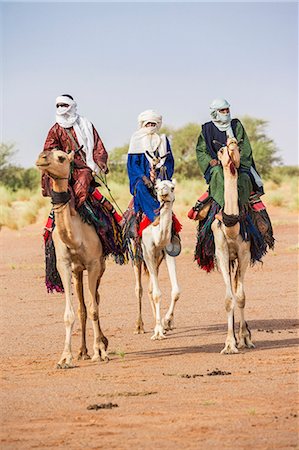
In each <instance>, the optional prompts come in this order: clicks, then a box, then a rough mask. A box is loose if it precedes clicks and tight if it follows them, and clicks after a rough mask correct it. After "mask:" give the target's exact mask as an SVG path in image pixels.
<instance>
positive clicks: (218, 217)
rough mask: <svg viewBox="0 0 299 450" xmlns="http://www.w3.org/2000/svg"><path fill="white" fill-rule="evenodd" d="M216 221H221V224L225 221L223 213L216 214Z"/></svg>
mask: <svg viewBox="0 0 299 450" xmlns="http://www.w3.org/2000/svg"><path fill="white" fill-rule="evenodd" d="M215 219H217V220H219V221H220V222H222V221H223V219H222V211H219V213H217V214H215Z"/></svg>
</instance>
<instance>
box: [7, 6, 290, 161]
mask: <svg viewBox="0 0 299 450" xmlns="http://www.w3.org/2000/svg"><path fill="white" fill-rule="evenodd" d="M0 14H1V16H0V20H1V23H0V28H1V42H0V45H1V59H0V64H1V71H0V72H1V136H0V140H1V141H2V142H6V143H10V142H14V143H15V144H16V148H18V149H19V152H18V154H17V155H16V157H15V162H17V163H19V164H21V165H23V166H25V167H29V166H32V165H33V164H34V162H35V159H36V156H37V154H38V153H39V152H40V151H41V150H42V148H43V144H44V140H45V138H46V135H47V132H48V130H49V128H50V127H51V126H52V125H53V124H54V121H55V98H56V96H57V95H59V94H62V93H70V94H72V95H73V96H74V98H75V99H76V101H77V103H78V112H79V113H80V114H81V115H83V116H86V117H88V118H89V119H90V120H91V121H92V122H93V123H94V125H95V126H96V128H97V130H98V131H99V133H100V135H101V137H102V139H103V141H104V144H105V146H106V148H107V150H108V151H109V150H111V149H113V148H114V147H116V146H121V145H123V144H125V143H126V142H128V140H129V138H130V135H131V133H132V132H133V131H134V130H135V129H136V118H137V115H138V114H139V112H141V111H143V110H145V109H149V108H153V109H156V110H157V111H159V112H160V113H161V114H162V115H163V118H164V124H166V125H170V126H174V127H180V126H183V125H185V124H187V123H188V122H197V123H199V124H200V123H203V122H206V121H207V120H209V110H208V106H209V104H210V102H211V100H212V99H213V98H215V97H225V98H227V100H228V101H229V102H230V103H231V110H232V115H233V116H237V117H240V116H242V115H245V114H249V115H251V116H253V117H258V118H262V119H266V120H268V121H269V126H268V129H267V132H268V135H269V136H270V137H271V138H273V139H274V140H275V142H276V144H277V145H278V147H279V149H280V155H281V156H282V157H283V160H284V162H285V163H286V164H297V163H298V156H297V151H298V5H297V3H295V2H275V3H274V2H273V3H271V2H265V3H243V2H234V3H228V2H218V3H213V2H209V3H203V2H198V3H195V2H193V3H169V2H164V3H157V2H150V3H147V2H146V3H137V2H133V3H125V2H121V3H112V2H110V3H87V2H76V3H71V2H65V3H62V2H59V3H53V2H51V3H50V2H49V3H46V2H31V3H29V2H19V3H16V2H2V3H1V0H0Z"/></svg>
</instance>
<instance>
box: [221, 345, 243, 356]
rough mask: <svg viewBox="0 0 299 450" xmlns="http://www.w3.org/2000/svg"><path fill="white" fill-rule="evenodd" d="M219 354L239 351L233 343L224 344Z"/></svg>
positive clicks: (230, 353) (231, 353) (232, 353)
mask: <svg viewBox="0 0 299 450" xmlns="http://www.w3.org/2000/svg"><path fill="white" fill-rule="evenodd" d="M220 353H221V355H234V354H236V353H239V350H238V349H237V347H236V346H235V345H231V344H228V345H225V347H224V349H223V350H221V352H220Z"/></svg>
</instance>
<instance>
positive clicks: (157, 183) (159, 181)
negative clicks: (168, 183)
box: [155, 178, 162, 186]
mask: <svg viewBox="0 0 299 450" xmlns="http://www.w3.org/2000/svg"><path fill="white" fill-rule="evenodd" d="M161 183H162V180H160V178H157V179H156V183H155V184H156V186H159V184H161Z"/></svg>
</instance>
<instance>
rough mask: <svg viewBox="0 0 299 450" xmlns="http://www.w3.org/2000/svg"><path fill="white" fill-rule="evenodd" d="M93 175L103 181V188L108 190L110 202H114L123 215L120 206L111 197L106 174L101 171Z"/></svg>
mask: <svg viewBox="0 0 299 450" xmlns="http://www.w3.org/2000/svg"><path fill="white" fill-rule="evenodd" d="M94 176H95V178H98V179H99V180H100V182H101V183H103V185H104V186H105V188H106V189H107V191H108V193H109V195H110V198H111V200H112V202H113V203H114V204H115V206H116V208H117V209H118V210H119V212H120V213H121V215H122V216H124V213H123V211H122V209H121V208H120V206H119V205H118V203H117V201H116V200H115V198H114V197H113V195H112V193H111V189H110V188H109V186H108V183H107V177H106V174H105V173H104V172H101V173H100V175H98V174H95V175H94Z"/></svg>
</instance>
